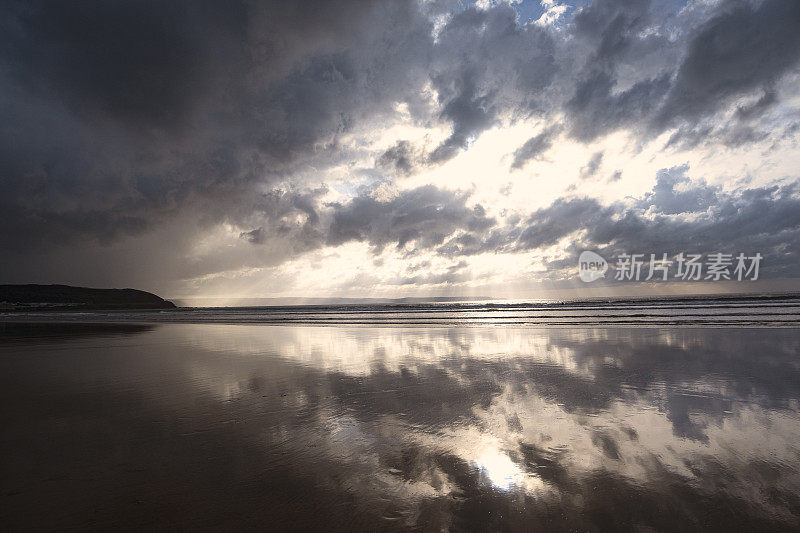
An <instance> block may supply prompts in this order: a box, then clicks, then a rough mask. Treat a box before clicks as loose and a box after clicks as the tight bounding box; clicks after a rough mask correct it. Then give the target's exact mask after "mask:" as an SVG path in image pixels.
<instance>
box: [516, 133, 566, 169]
mask: <svg viewBox="0 0 800 533" xmlns="http://www.w3.org/2000/svg"><path fill="white" fill-rule="evenodd" d="M559 133H561V126H560V125H554V126H549V127H547V128H545V129H544V130H542V132H541V133H539V134H538V135H534V136H533V137H531V138H530V139H528V140H527V141H526V142H525V144H523V145H522V146H520V147H519V148H518V149H517V150H516V151H515V152H514V161H513V162H512V163H511V168H513V169H520V168H522V167H524V166H525V165H526V164H527V163H528V161H530V160H531V159H540V158H541V157H542V156H543V155H544V153H545V152H547V150H549V149H550V147H551V146H553V140H554V139H555V138H556V137H557V136H558V134H559Z"/></svg>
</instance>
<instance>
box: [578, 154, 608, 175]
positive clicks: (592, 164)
mask: <svg viewBox="0 0 800 533" xmlns="http://www.w3.org/2000/svg"><path fill="white" fill-rule="evenodd" d="M602 162H603V152H595V153H593V154H592V157H590V158H589V161H587V163H586V165H585V166H583V167H581V171H580V178H581V179H582V180H586V179H589V178H591V177H594V175H595V174H597V171H598V170H600V164H601V163H602Z"/></svg>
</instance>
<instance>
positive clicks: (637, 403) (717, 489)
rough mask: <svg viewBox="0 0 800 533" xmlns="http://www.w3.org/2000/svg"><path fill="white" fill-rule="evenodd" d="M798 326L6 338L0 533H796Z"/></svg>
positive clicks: (162, 329)
mask: <svg viewBox="0 0 800 533" xmlns="http://www.w3.org/2000/svg"><path fill="white" fill-rule="evenodd" d="M799 400H800V330H799V329H793V328H783V329H772V328H758V329H732V328H729V329H712V328H708V329H704V328H636V329H629V328H620V327H617V328H599V327H592V328H589V327H581V328H564V327H562V328H557V329H545V328H541V329H537V328H504V327H475V326H472V327H431V328H425V327H416V328H414V327H385V328H382V327H357V326H338V327H315V326H307V325H306V326H266V325H241V324H240V325H229V324H170V323H167V324H150V325H137V324H132V323H129V324H116V325H115V324H106V323H72V324H63V325H59V324H52V323H45V322H43V323H38V324H22V323H16V324H14V323H7V324H4V325H2V324H0V414H2V426H3V431H2V433H0V458H1V459H0V465H2V466H1V470H0V501H2V505H0V527H2V529H4V530H21V529H24V530H43V529H65V528H77V527H80V528H94V529H105V528H109V527H123V528H145V527H147V528H149V527H160V528H166V527H171V526H177V525H180V526H183V527H185V528H227V529H233V528H239V527H254V528H255V527H258V528H261V529H264V528H277V529H287V528H292V529H306V530H307V529H319V530H326V531H330V530H337V529H376V528H381V529H404V528H420V529H426V530H442V529H452V530H479V531H487V530H506V529H512V530H524V531H530V530H542V529H544V530H603V531H607V530H648V529H649V528H653V529H656V530H682V531H686V530H700V529H705V530H707V529H718V530H727V531H730V530H750V531H752V530H770V531H775V530H792V529H796V528H798V527H800V401H799Z"/></svg>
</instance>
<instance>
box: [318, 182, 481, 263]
mask: <svg viewBox="0 0 800 533" xmlns="http://www.w3.org/2000/svg"><path fill="white" fill-rule="evenodd" d="M468 196H469V195H468V194H467V193H462V192H451V191H447V190H442V189H438V188H436V187H434V186H432V185H426V186H423V187H419V188H416V189H412V190H410V191H405V192H403V193H401V194H400V195H399V196H397V197H396V198H394V199H391V200H388V201H380V200H376V199H375V198H373V197H371V196H369V195H361V196H358V197H356V198H354V199H352V200H351V201H350V202H348V203H347V204H335V205H333V206H332V209H333V212H332V221H331V225H330V230H329V233H328V237H327V241H326V242H327V244H329V245H332V246H336V245H339V244H342V243H345V242H348V241H361V242H368V243H369V244H370V245H371V246H372V247H373V248H375V249H378V250H380V249H382V248H383V247H384V246H386V245H389V244H393V245H395V246H397V247H398V248H402V247H404V246H405V245H406V244H408V243H412V242H413V243H414V244H415V246H417V247H418V248H430V247H433V246H437V245H439V244H441V243H442V242H443V241H444V240H445V239H446V238H447V237H449V236H450V235H452V234H453V233H454V232H456V231H459V230H464V231H483V230H486V229H487V228H489V227H491V226H493V225H494V224H495V221H494V219H492V218H489V217H487V216H486V213H485V211H484V209H483V208H482V207H481V206H480V205H475V206H473V207H468V206H467V205H466V201H467V198H468Z"/></svg>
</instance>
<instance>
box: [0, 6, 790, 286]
mask: <svg viewBox="0 0 800 533" xmlns="http://www.w3.org/2000/svg"><path fill="white" fill-rule="evenodd" d="M0 10H2V13H0V43H1V44H0V95H1V96H2V97H0V247H2V248H0V249H2V250H3V259H2V261H1V262H0V281H2V282H6V283H22V282H39V283H70V284H80V285H90V286H109V287H112V286H116V287H123V286H133V287H139V288H143V289H148V290H154V291H157V292H159V293H160V294H162V295H164V296H168V297H189V296H226V297H240V296H373V297H387V296H393V297H395V296H421V295H462V296H477V295H481V296H483V295H486V296H504V297H536V296H542V297H547V296H549V295H552V294H566V293H570V291H571V292H572V293H575V294H584V293H586V291H587V290H588V289H587V286H586V285H585V284H582V282H580V281H579V280H578V278H577V268H576V264H577V256H578V254H580V252H581V251H582V250H585V249H590V250H595V251H597V252H599V253H600V254H601V255H603V256H604V257H607V258H611V257H613V256H615V255H617V254H620V253H645V254H648V255H649V254H650V253H655V254H657V255H661V254H662V253H668V254H670V255H673V254H677V253H679V252H686V253H702V254H710V253H713V252H723V253H732V254H738V253H739V252H744V253H747V254H748V255H749V254H754V253H756V252H759V253H761V254H762V255H763V256H764V259H763V262H762V264H761V278H762V279H761V280H759V282H753V283H755V285H748V286H747V287H750V288H752V287H757V288H759V289H760V290H772V289H776V288H777V289H783V290H785V289H790V290H791V289H795V290H797V289H800V279H798V278H799V277H800V257H798V246H800V181H798V178H799V177H800V149H799V148H798V140H799V139H800V129H799V128H800V114H798V111H799V110H800V3H798V2H796V1H790V0H688V1H679V0H593V1H588V2H587V1H585V0H541V1H540V0H524V1H522V2H514V1H490V0H480V1H478V2H469V1H455V0H452V1H451V0H440V1H437V0H408V1H406V0H392V1H382V2H369V1H359V2H356V1H338V2H337V1H303V2H294V3H290V2H285V1H275V2H230V1H225V2H221V1H220V2H214V1H205V2H203V1H193V2H181V1H173V2H167V3H164V2H150V1H137V2H126V1H114V2H109V1H96V2H91V1H86V2H61V1H52V2H47V1H31V0H24V1H19V2H16V1H5V2H3V3H2V7H0ZM597 283H598V284H599V285H606V286H607V289H608V290H611V291H617V292H620V293H624V292H625V291H645V292H646V291H652V290H666V291H682V292H693V291H694V292H696V291H699V290H701V286H702V287H706V286H708V285H710V284H708V283H705V284H694V283H688V282H683V283H682V284H681V283H680V282H675V283H672V284H669V283H665V284H662V285H660V286H657V284H652V283H651V284H644V283H641V284H632V283H630V282H629V283H628V284H627V285H624V284H623V283H621V282H620V283H616V284H615V283H614V282H613V280H610V279H609V280H600V281H599V282H597ZM623 285H624V286H623ZM634 285H635V286H634ZM734 285H735V284H734V283H733V282H731V283H728V284H725V283H721V284H717V285H715V286H714V287H712V289H709V290H724V291H728V290H744V288H745V286H744V285H742V284H741V283H739V284H738V285H736V286H734ZM592 287H596V285H593V286H592ZM707 288H708V287H706V289H707ZM706 289H702V290H706ZM553 291H555V292H553Z"/></svg>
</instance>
